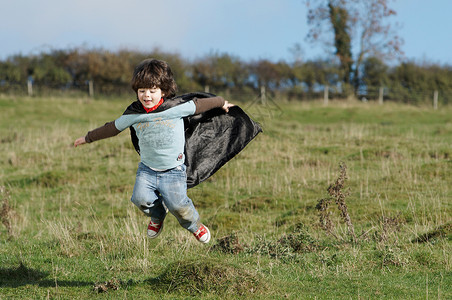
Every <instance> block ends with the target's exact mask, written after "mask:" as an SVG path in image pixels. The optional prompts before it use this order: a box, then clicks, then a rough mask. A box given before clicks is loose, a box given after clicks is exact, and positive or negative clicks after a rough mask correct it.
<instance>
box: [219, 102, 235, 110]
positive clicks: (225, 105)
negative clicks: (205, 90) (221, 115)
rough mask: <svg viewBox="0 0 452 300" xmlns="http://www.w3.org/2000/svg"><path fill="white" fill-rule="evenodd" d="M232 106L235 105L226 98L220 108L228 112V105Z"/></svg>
mask: <svg viewBox="0 0 452 300" xmlns="http://www.w3.org/2000/svg"><path fill="white" fill-rule="evenodd" d="M233 106H235V105H234V104H232V103H229V102H228V100H225V101H224V105H223V107H222V109H223V110H224V111H225V112H229V108H230V107H233Z"/></svg>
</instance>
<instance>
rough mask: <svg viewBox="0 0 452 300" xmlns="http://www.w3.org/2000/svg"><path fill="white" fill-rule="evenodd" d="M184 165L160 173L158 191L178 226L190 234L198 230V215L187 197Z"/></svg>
mask: <svg viewBox="0 0 452 300" xmlns="http://www.w3.org/2000/svg"><path fill="white" fill-rule="evenodd" d="M185 170H186V167H185V165H181V166H178V167H176V168H174V169H171V170H168V171H165V172H162V173H161V176H159V178H158V182H159V185H158V189H159V191H160V193H161V195H162V197H163V201H164V203H165V205H166V207H168V210H169V211H170V212H171V213H172V214H173V215H174V216H175V217H176V219H177V220H178V221H179V224H180V225H181V226H182V227H184V228H185V229H187V230H189V231H190V232H196V231H197V230H198V229H199V226H200V223H199V214H198V211H197V210H196V208H195V206H194V205H193V202H192V201H191V199H190V198H188V196H187V175H186V173H185Z"/></svg>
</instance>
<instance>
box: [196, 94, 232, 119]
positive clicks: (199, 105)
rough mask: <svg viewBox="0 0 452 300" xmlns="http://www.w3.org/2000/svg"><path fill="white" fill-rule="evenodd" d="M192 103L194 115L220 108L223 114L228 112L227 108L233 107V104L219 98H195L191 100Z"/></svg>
mask: <svg viewBox="0 0 452 300" xmlns="http://www.w3.org/2000/svg"><path fill="white" fill-rule="evenodd" d="M193 102H194V103H195V105H196V111H195V115H196V114H200V113H203V112H206V111H208V110H211V109H213V108H216V107H221V108H222V109H223V110H224V111H225V112H228V111H229V108H230V107H232V106H234V104H232V103H229V102H228V101H226V100H224V99H223V97H220V96H217V97H212V98H195V99H193Z"/></svg>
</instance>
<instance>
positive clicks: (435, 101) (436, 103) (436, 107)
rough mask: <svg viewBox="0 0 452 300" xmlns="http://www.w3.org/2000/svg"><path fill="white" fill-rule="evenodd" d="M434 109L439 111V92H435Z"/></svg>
mask: <svg viewBox="0 0 452 300" xmlns="http://www.w3.org/2000/svg"><path fill="white" fill-rule="evenodd" d="M433 109H435V110H436V109H438V91H436V90H435V91H434V92H433Z"/></svg>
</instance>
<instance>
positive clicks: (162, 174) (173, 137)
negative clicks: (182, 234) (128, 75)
mask: <svg viewBox="0 0 452 300" xmlns="http://www.w3.org/2000/svg"><path fill="white" fill-rule="evenodd" d="M132 88H133V89H134V91H135V92H136V93H137V98H138V101H136V102H134V103H133V104H132V105H131V106H129V108H128V109H127V110H126V113H125V114H123V115H122V116H121V117H119V118H118V119H116V120H115V121H112V122H109V123H106V124H105V125H104V126H101V127H99V128H97V129H94V130H92V131H90V132H88V134H87V135H86V136H83V137H80V138H78V139H76V140H75V142H74V147H77V146H79V145H83V144H85V143H91V142H94V141H97V140H100V139H104V138H108V137H112V136H115V135H117V134H118V133H120V132H121V131H123V130H124V129H126V128H128V127H131V131H133V133H134V134H136V138H138V147H139V153H140V156H141V161H140V163H139V166H138V170H137V175H136V181H135V186H134V189H133V194H132V199H131V200H132V202H133V203H134V204H135V205H136V206H138V208H139V209H140V210H141V211H143V213H144V214H146V215H147V216H149V217H150V218H151V220H150V222H149V225H148V230H147V234H148V236H149V237H150V238H156V237H157V236H158V235H159V234H160V233H161V232H162V229H163V221H164V220H165V217H166V214H167V212H168V210H169V211H170V212H171V213H172V214H173V215H174V216H175V217H176V218H177V220H178V221H179V224H180V225H181V226H182V227H184V228H185V229H187V230H189V231H190V232H192V233H193V235H194V236H195V237H196V239H197V240H198V241H200V242H201V243H208V242H209V241H210V231H209V229H208V228H207V227H206V226H205V225H204V224H202V223H201V222H200V221H199V214H198V212H197V210H196V209H195V207H194V205H193V202H192V200H191V199H190V198H188V196H187V175H186V166H185V164H184V161H185V154H184V147H185V137H184V121H183V118H184V117H187V116H190V115H195V114H200V113H203V112H206V111H209V110H211V109H214V108H222V109H223V110H224V111H226V112H228V111H229V108H230V107H232V106H234V105H233V104H230V103H228V101H225V100H224V99H223V98H222V97H210V98H194V99H193V100H191V101H187V102H185V103H182V104H179V105H176V106H173V107H171V108H168V109H166V110H161V109H160V110H159V107H160V106H162V104H163V103H164V102H165V101H171V100H167V99H170V98H172V97H174V96H175V93H176V89H177V86H176V83H175V81H174V78H173V74H172V71H171V69H170V67H169V66H168V64H167V63H166V62H164V61H160V60H156V59H147V60H144V61H143V62H141V63H140V64H139V65H138V66H137V67H136V68H135V70H134V73H133V77H132ZM128 111H133V113H127V112H128ZM156 111H158V112H156Z"/></svg>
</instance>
